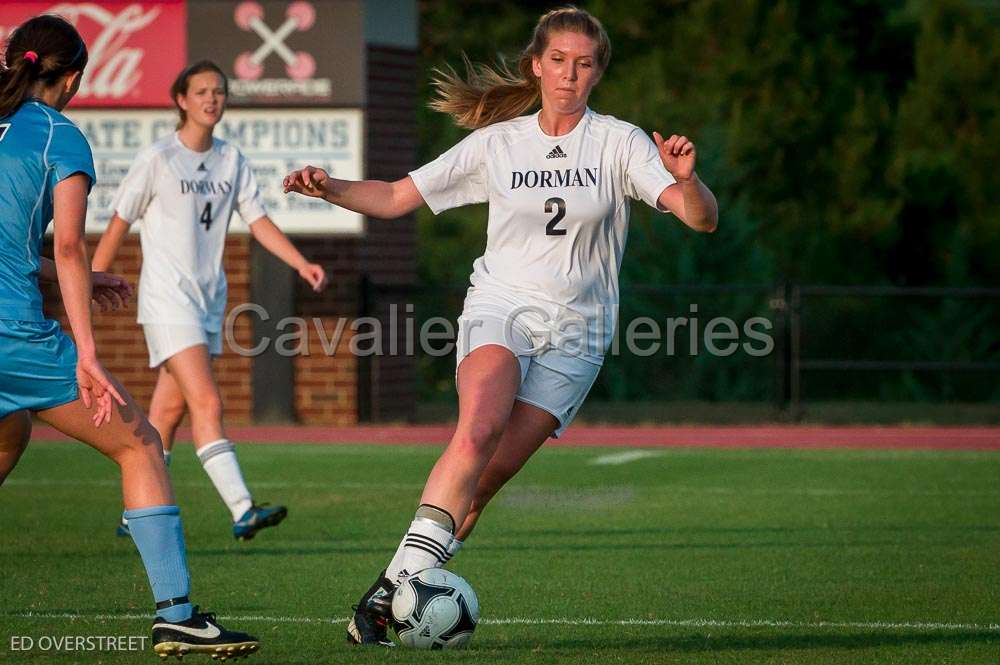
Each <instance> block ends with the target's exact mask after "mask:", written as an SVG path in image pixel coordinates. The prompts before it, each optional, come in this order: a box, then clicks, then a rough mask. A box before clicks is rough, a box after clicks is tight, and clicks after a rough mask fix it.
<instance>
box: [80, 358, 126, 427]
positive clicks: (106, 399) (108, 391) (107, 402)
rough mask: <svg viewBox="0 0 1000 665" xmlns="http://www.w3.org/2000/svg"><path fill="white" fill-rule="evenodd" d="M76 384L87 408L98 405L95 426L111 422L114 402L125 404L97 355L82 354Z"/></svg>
mask: <svg viewBox="0 0 1000 665" xmlns="http://www.w3.org/2000/svg"><path fill="white" fill-rule="evenodd" d="M76 384H77V387H78V389H79V390H80V399H82V400H83V405H84V406H85V407H86V408H88V409H89V408H91V407H94V406H96V407H97V409H96V411H95V413H94V426H95V427H100V426H101V425H103V424H105V423H110V422H111V415H112V414H113V413H114V403H115V402H117V403H118V404H120V405H121V406H125V400H124V399H122V396H121V394H119V392H118V389H117V388H115V385H114V384H113V383H112V382H111V377H110V376H109V375H108V371H107V370H106V369H104V366H103V365H101V361H99V360H98V359H97V358H96V357H87V356H80V357H78V358H77V361H76Z"/></svg>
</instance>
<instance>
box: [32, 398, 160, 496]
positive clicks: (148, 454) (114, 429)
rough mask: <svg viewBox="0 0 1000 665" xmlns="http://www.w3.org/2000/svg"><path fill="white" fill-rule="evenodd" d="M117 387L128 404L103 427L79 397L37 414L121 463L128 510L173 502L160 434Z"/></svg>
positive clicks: (124, 494)
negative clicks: (94, 420)
mask: <svg viewBox="0 0 1000 665" xmlns="http://www.w3.org/2000/svg"><path fill="white" fill-rule="evenodd" d="M116 387H117V388H118V391H119V393H120V394H121V395H122V397H124V398H125V400H126V405H125V406H119V405H116V411H115V414H114V416H113V417H112V418H111V422H110V423H107V424H104V425H101V426H100V427H95V426H94V422H93V417H94V412H93V411H92V410H91V409H88V408H87V407H85V406H84V405H83V401H82V400H79V399H78V400H75V401H73V402H70V403H68V404H63V405H62V406H57V407H55V408H52V409H45V410H44V411H38V412H37V415H38V417H39V418H40V419H41V420H43V421H45V422H46V423H48V424H50V425H52V426H53V427H55V428H56V429H57V430H59V431H60V432H62V433H63V434H66V435H67V436H71V437H73V438H74V439H77V440H79V441H83V442H84V443H86V444H87V445H89V446H91V447H93V448H96V449H97V450H99V451H100V452H101V453H103V454H104V455H105V456H107V457H108V458H110V459H111V460H113V461H114V462H115V463H116V464H117V465H118V466H119V468H120V469H121V472H122V497H123V498H124V501H125V508H126V510H131V509H133V508H143V507H146V506H165V505H171V504H173V503H174V493H173V490H172V489H171V487H170V478H169V477H168V476H167V469H166V467H165V466H164V464H163V448H162V447H161V445H160V435H159V434H157V432H156V430H155V429H154V428H153V426H152V425H151V424H150V422H149V420H147V419H146V416H145V415H143V413H142V410H141V409H139V407H138V406H137V405H136V404H135V401H134V400H133V399H132V397H131V396H129V395H128V394H127V393H126V392H125V390H124V388H122V387H121V386H116Z"/></svg>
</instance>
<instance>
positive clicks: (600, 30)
mask: <svg viewBox="0 0 1000 665" xmlns="http://www.w3.org/2000/svg"><path fill="white" fill-rule="evenodd" d="M554 32H578V33H580V34H583V35H586V36H588V37H590V38H591V39H593V40H594V41H595V42H597V54H596V55H597V63H596V64H597V71H598V73H599V74H603V73H604V70H605V69H607V67H608V62H610V61H611V41H610V40H609V39H608V33H607V32H606V31H605V30H604V26H603V25H601V22H600V21H598V20H597V19H596V18H594V17H593V16H591V15H590V14H589V13H587V12H585V11H584V10H582V9H577V8H576V7H573V6H572V5H570V6H566V7H561V8H559V9H553V10H552V11H550V12H548V13H546V14H543V15H542V17H541V18H540V19H538V24H537V25H536V26H535V31H534V33H533V34H532V36H531V41H530V42H529V43H528V45H527V46H526V47H525V48H524V50H523V51H521V55H520V56H519V57H518V59H517V71H516V72H515V71H512V70H511V67H510V64H508V63H507V62H506V61H504V60H500V61H499V62H498V63H497V66H496V67H490V66H489V65H482V64H479V65H476V64H473V63H472V62H470V61H469V59H468V58H467V57H465V55H464V54H463V56H462V60H463V62H464V63H465V70H466V75H465V77H464V78H463V77H462V76H460V75H459V74H458V73H457V72H456V71H455V70H454V69H452V68H451V67H446V68H445V69H435V70H433V71H434V78H433V79H431V85H433V86H434V87H435V88H436V89H437V95H438V96H437V99H434V100H433V101H431V103H430V107H431V108H432V109H434V110H435V111H441V112H442V113H447V114H448V115H450V116H451V117H452V118H453V119H454V120H455V124H457V125H458V126H460V127H466V128H468V129H478V128H479V127H486V126H487V125H492V124H493V123H495V122H502V121H504V120H510V119H511V118H516V117H517V116H519V115H522V114H523V113H525V112H526V111H528V110H529V109H530V108H532V107H533V106H534V105H535V104H536V103H537V102H538V97H539V90H538V81H537V79H536V77H535V73H534V71H533V70H532V68H531V59H532V58H540V57H541V56H542V53H544V52H545V49H546V48H547V47H548V45H549V36H550V35H551V34H552V33H554Z"/></svg>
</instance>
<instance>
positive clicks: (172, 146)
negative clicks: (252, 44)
mask: <svg viewBox="0 0 1000 665" xmlns="http://www.w3.org/2000/svg"><path fill="white" fill-rule="evenodd" d="M228 90H229V83H228V80H227V79H226V76H225V74H224V73H223V72H222V70H221V69H220V68H219V67H218V66H217V65H215V64H214V63H212V62H208V61H201V62H197V63H195V64H193V65H191V66H189V67H187V68H186V69H185V70H184V71H182V72H181V73H180V74H179V75H178V77H177V79H176V81H175V82H174V85H173V87H172V88H171V97H172V98H173V100H174V103H175V105H176V106H177V111H178V113H179V114H180V122H179V123H178V129H177V131H176V132H173V133H171V134H170V135H169V136H166V137H164V138H163V139H161V140H159V141H157V142H156V143H155V144H153V145H152V146H150V147H149V148H147V149H145V150H143V151H142V152H140V153H139V155H138V156H137V157H136V159H135V162H134V163H133V164H132V166H131V168H130V169H129V172H128V174H127V175H126V176H125V179H124V180H123V181H122V183H121V185H120V186H119V188H118V192H117V194H116V196H115V199H114V214H113V216H112V218H111V221H110V223H109V224H108V228H107V230H106V231H105V232H104V235H103V237H102V238H101V241H100V244H99V245H98V247H97V251H96V252H95V253H94V267H95V269H97V270H105V269H107V268H108V267H109V266H110V265H111V264H112V262H113V261H114V258H115V255H116V254H117V252H118V249H119V248H120V247H121V244H122V241H123V240H124V238H125V235H126V234H127V233H128V230H129V227H130V226H131V225H132V224H135V223H139V224H138V225H139V237H140V243H141V246H142V270H141V273H140V277H139V315H138V322H139V324H140V325H141V326H142V329H143V333H144V334H145V338H146V346H147V348H148V350H149V366H150V367H153V368H158V370H159V375H158V377H157V381H156V387H155V388H154V390H153V398H152V402H151V403H150V407H149V419H150V421H151V422H152V423H153V426H154V427H155V428H156V429H157V431H158V432H159V433H160V436H161V437H162V438H163V449H164V455H165V457H166V459H167V461H168V463H169V459H170V451H171V449H172V448H173V443H174V436H175V434H176V431H177V427H178V425H179V424H180V422H181V419H182V418H183V417H184V413H185V411H186V412H187V413H188V414H190V417H191V429H192V433H193V438H194V444H195V450H196V453H197V455H198V459H199V460H200V462H201V464H202V466H203V467H204V469H205V472H206V473H207V474H208V476H209V478H211V480H212V483H213V484H214V485H215V489H216V490H217V491H218V493H219V496H220V497H221V498H222V500H223V502H224V503H225V504H226V507H227V508H228V510H229V513H230V515H231V517H232V521H233V536H234V537H235V538H237V539H238V540H248V539H250V538H253V537H254V535H255V534H256V533H257V532H258V531H259V530H261V529H263V528H266V527H270V526H275V525H277V524H278V523H280V522H281V521H282V520H283V519H284V518H285V516H286V515H287V512H288V511H287V509H286V508H285V507H284V506H280V505H279V506H269V505H266V504H257V503H256V502H255V501H254V500H253V497H252V495H251V493H250V490H249V489H248V488H247V484H246V482H245V481H244V479H243V472H242V470H241V469H240V465H239V462H238V461H237V459H236V447H235V446H234V445H233V442H232V441H230V439H229V438H228V437H227V436H226V432H225V427H224V425H223V422H222V420H223V418H222V415H223V406H222V396H221V394H220V391H219V387H218V385H217V384H216V382H215V376H214V374H213V372H212V358H214V357H215V356H218V355H220V354H221V353H222V324H223V317H224V315H225V308H226V297H227V286H226V274H225V272H224V271H223V266H222V255H223V250H224V249H225V244H226V234H227V232H228V229H229V221H230V217H231V216H232V213H233V211H234V210H235V211H236V212H238V213H239V216H240V217H241V218H242V220H243V222H244V223H246V224H247V225H249V228H250V233H251V234H252V235H253V237H254V239H256V240H257V242H259V243H260V244H261V245H262V246H263V247H264V248H265V249H267V250H268V251H270V252H271V253H272V254H274V255H275V256H277V257H279V258H280V259H281V260H282V261H284V262H285V263H287V264H288V265H289V266H291V267H292V268H294V269H295V270H296V271H297V272H298V274H299V275H300V276H301V277H302V279H304V280H305V281H306V282H308V283H309V285H310V286H311V287H312V288H313V289H314V290H316V291H320V290H322V289H324V288H325V287H326V284H327V277H326V273H325V271H324V270H323V268H322V267H321V266H319V265H317V264H315V263H311V262H309V261H308V260H306V258H305V257H303V256H302V254H301V253H300V252H299V251H298V250H297V249H296V248H295V246H294V245H293V244H292V243H291V242H290V241H289V239H288V238H287V237H286V236H285V234H284V233H282V232H281V230H280V229H279V228H278V227H277V226H275V224H274V222H272V221H271V219H270V218H269V217H268V216H267V211H266V210H265V209H264V205H263V203H262V201H261V195H260V191H259V189H258V187H257V183H256V181H255V179H254V176H253V172H252V171H251V170H250V164H249V162H248V161H247V159H246V157H244V156H243V154H242V153H241V152H240V150H239V148H237V147H236V146H235V145H233V144H231V143H228V142H226V141H223V140H221V139H219V138H216V137H215V136H213V133H214V131H215V127H216V126H217V125H218V124H219V122H220V121H221V120H222V115H223V113H224V112H225V109H226V96H227V94H228ZM118 533H119V535H128V522H127V520H125V519H124V518H123V520H122V523H121V525H120V526H119V528H118Z"/></svg>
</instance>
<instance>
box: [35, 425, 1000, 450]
mask: <svg viewBox="0 0 1000 665" xmlns="http://www.w3.org/2000/svg"><path fill="white" fill-rule="evenodd" d="M227 430H228V432H229V436H230V437H231V438H232V439H233V440H234V441H237V442H241V443H242V442H259V443H316V444H359V443H362V444H363V443H367V444H377V445H393V444H425V445H442V444H444V443H446V442H447V441H448V439H449V438H450V437H451V434H452V431H453V429H452V426H451V425H413V426H405V425H404V426H399V425H396V426H386V427H382V426H371V425H366V426H359V427H317V426H295V425H287V426H272V425H267V426H251V427H228V428H227ZM190 437H191V434H190V431H189V430H184V429H182V430H181V431H180V432H179V435H178V439H179V440H181V441H190V440H191V439H190ZM32 438H33V439H35V440H51V441H65V440H67V437H65V436H63V435H61V434H59V433H58V432H57V431H55V430H54V429H52V428H51V427H42V426H38V427H35V429H34V433H33V435H32ZM547 445H550V446H609V447H621V448H653V447H677V448H699V447H700V448H880V449H911V450H1000V427H855V426H847V427H818V426H795V425H764V426H755V427H707V426H705V427H604V426H586V425H579V426H575V427H571V428H570V429H569V430H568V431H567V432H566V434H565V435H563V437H561V438H560V439H553V440H550V441H549V443H548V444H547Z"/></svg>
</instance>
